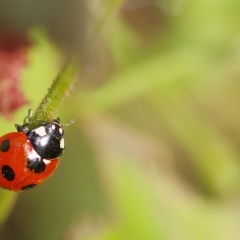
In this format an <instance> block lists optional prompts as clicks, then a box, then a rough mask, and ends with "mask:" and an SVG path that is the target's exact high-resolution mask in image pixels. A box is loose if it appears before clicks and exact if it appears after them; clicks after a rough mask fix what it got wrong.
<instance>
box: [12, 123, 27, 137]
mask: <svg viewBox="0 0 240 240" xmlns="http://www.w3.org/2000/svg"><path fill="white" fill-rule="evenodd" d="M15 128H16V129H17V131H18V132H23V133H24V134H26V135H28V134H29V133H30V131H29V129H28V128H27V125H26V124H23V125H18V124H15Z"/></svg>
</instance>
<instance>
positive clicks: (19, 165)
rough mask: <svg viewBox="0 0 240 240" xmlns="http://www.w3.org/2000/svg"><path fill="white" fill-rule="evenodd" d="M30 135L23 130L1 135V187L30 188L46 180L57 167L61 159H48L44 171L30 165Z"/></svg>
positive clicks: (14, 189) (31, 148)
mask: <svg viewBox="0 0 240 240" xmlns="http://www.w3.org/2000/svg"><path fill="white" fill-rule="evenodd" d="M33 151H34V149H33V147H32V145H31V143H30V141H29V140H28V137H27V136H26V135H25V134H24V133H22V132H12V133H8V134H6V135H4V136H2V137H0V187H2V188H5V189H9V190H12V191H22V190H28V189H31V188H33V187H35V186H36V185H39V184H40V183H42V182H43V181H44V180H46V179H47V178H48V177H49V176H50V175H51V174H52V173H53V171H54V170H55V169H56V167H57V165H58V163H59V159H58V158H54V159H51V160H50V161H48V163H47V164H44V165H45V168H44V170H43V171H42V172H40V173H37V172H34V171H33V170H31V169H30V168H29V167H28V166H27V163H28V159H29V158H30V157H31V154H33Z"/></svg>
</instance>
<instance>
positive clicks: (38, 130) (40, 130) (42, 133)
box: [34, 126, 47, 137]
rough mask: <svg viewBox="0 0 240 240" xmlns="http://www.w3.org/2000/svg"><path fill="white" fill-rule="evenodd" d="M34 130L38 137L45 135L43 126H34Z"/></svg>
mask: <svg viewBox="0 0 240 240" xmlns="http://www.w3.org/2000/svg"><path fill="white" fill-rule="evenodd" d="M34 131H35V133H37V134H38V135H39V136H40V137H43V136H45V135H47V133H46V129H45V127H44V126H41V127H38V128H36V129H35V130H34Z"/></svg>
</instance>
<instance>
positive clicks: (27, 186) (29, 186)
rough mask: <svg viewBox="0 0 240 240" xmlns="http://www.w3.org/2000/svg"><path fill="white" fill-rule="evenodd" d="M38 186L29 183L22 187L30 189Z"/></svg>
mask: <svg viewBox="0 0 240 240" xmlns="http://www.w3.org/2000/svg"><path fill="white" fill-rule="evenodd" d="M36 186H37V184H29V185H26V186H23V187H22V188H21V189H22V190H30V189H32V188H34V187H36Z"/></svg>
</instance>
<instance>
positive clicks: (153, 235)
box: [0, 0, 240, 240]
mask: <svg viewBox="0 0 240 240" xmlns="http://www.w3.org/2000/svg"><path fill="white" fill-rule="evenodd" d="M6 28H7V29H10V30H11V31H16V32H22V31H27V32H28V35H29V36H30V38H31V39H32V41H33V43H34V44H33V46H32V48H31V49H30V50H29V53H28V54H29V65H28V67H27V68H26V69H25V70H24V72H23V74H22V76H21V78H22V82H21V88H22V90H23V92H24V94H25V95H26V96H27V98H28V100H29V104H28V105H26V106H24V107H22V108H21V109H19V110H18V111H17V112H16V114H15V115H14V117H13V119H10V120H9V119H8V120H6V119H5V118H4V117H1V119H0V132H1V133H2V135H3V134H5V133H6V132H10V131H13V129H14V127H13V126H14V123H21V122H22V119H23V118H24V116H26V113H27V110H28V109H29V108H33V109H34V108H36V107H37V104H38V103H39V102H40V100H41V98H42V97H43V96H44V94H45V93H46V92H47V89H48V88H49V86H50V85H51V82H52V80H53V79H54V78H55V77H56V75H57V73H58V72H59V70H60V66H61V64H62V62H63V58H64V57H63V56H65V55H66V54H69V53H70V54H74V55H75V56H76V57H77V58H78V59H79V67H80V69H81V70H80V75H79V79H78V81H77V82H76V83H75V85H74V88H73V89H72V90H71V91H70V94H69V97H68V98H67V99H66V100H65V101H64V103H63V105H62V106H61V107H60V109H59V112H58V114H59V116H60V117H61V120H62V122H63V123H68V122H70V120H71V119H72V118H74V119H75V123H74V124H72V125H70V126H67V127H65V132H66V136H65V142H66V151H65V153H64V155H63V156H62V157H61V164H60V166H59V167H58V169H57V170H56V172H55V173H54V175H53V176H52V177H51V178H50V179H49V180H48V181H46V182H45V183H44V184H42V185H41V186H38V187H37V188H35V189H33V190H31V191H27V192H23V193H20V194H19V193H13V192H9V191H6V190H0V208H1V210H0V224H1V232H0V239H3V240H13V239H14V240H16V239H17V240H33V239H34V240H43V239H44V240H85V239H87V240H128V239H129V240H135V239H136V240H174V239H176V240H180V239H184V240H193V239H194V240H195V239H196V240H197V239H199V240H202V239H204V240H207V239H211V240H225V239H231V240H237V239H239V236H240V94H239V93H240V3H239V1H237V0H228V1H226V0H225V1H214V0H201V1H187V0H128V1H127V0H126V1H123V0H105V1H104V0H92V1H80V0H74V1H67V0H61V1H56V0H50V1H24V0H21V1H19V0H18V1H7V0H3V1H1V3H0V30H3V29H6Z"/></svg>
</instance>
